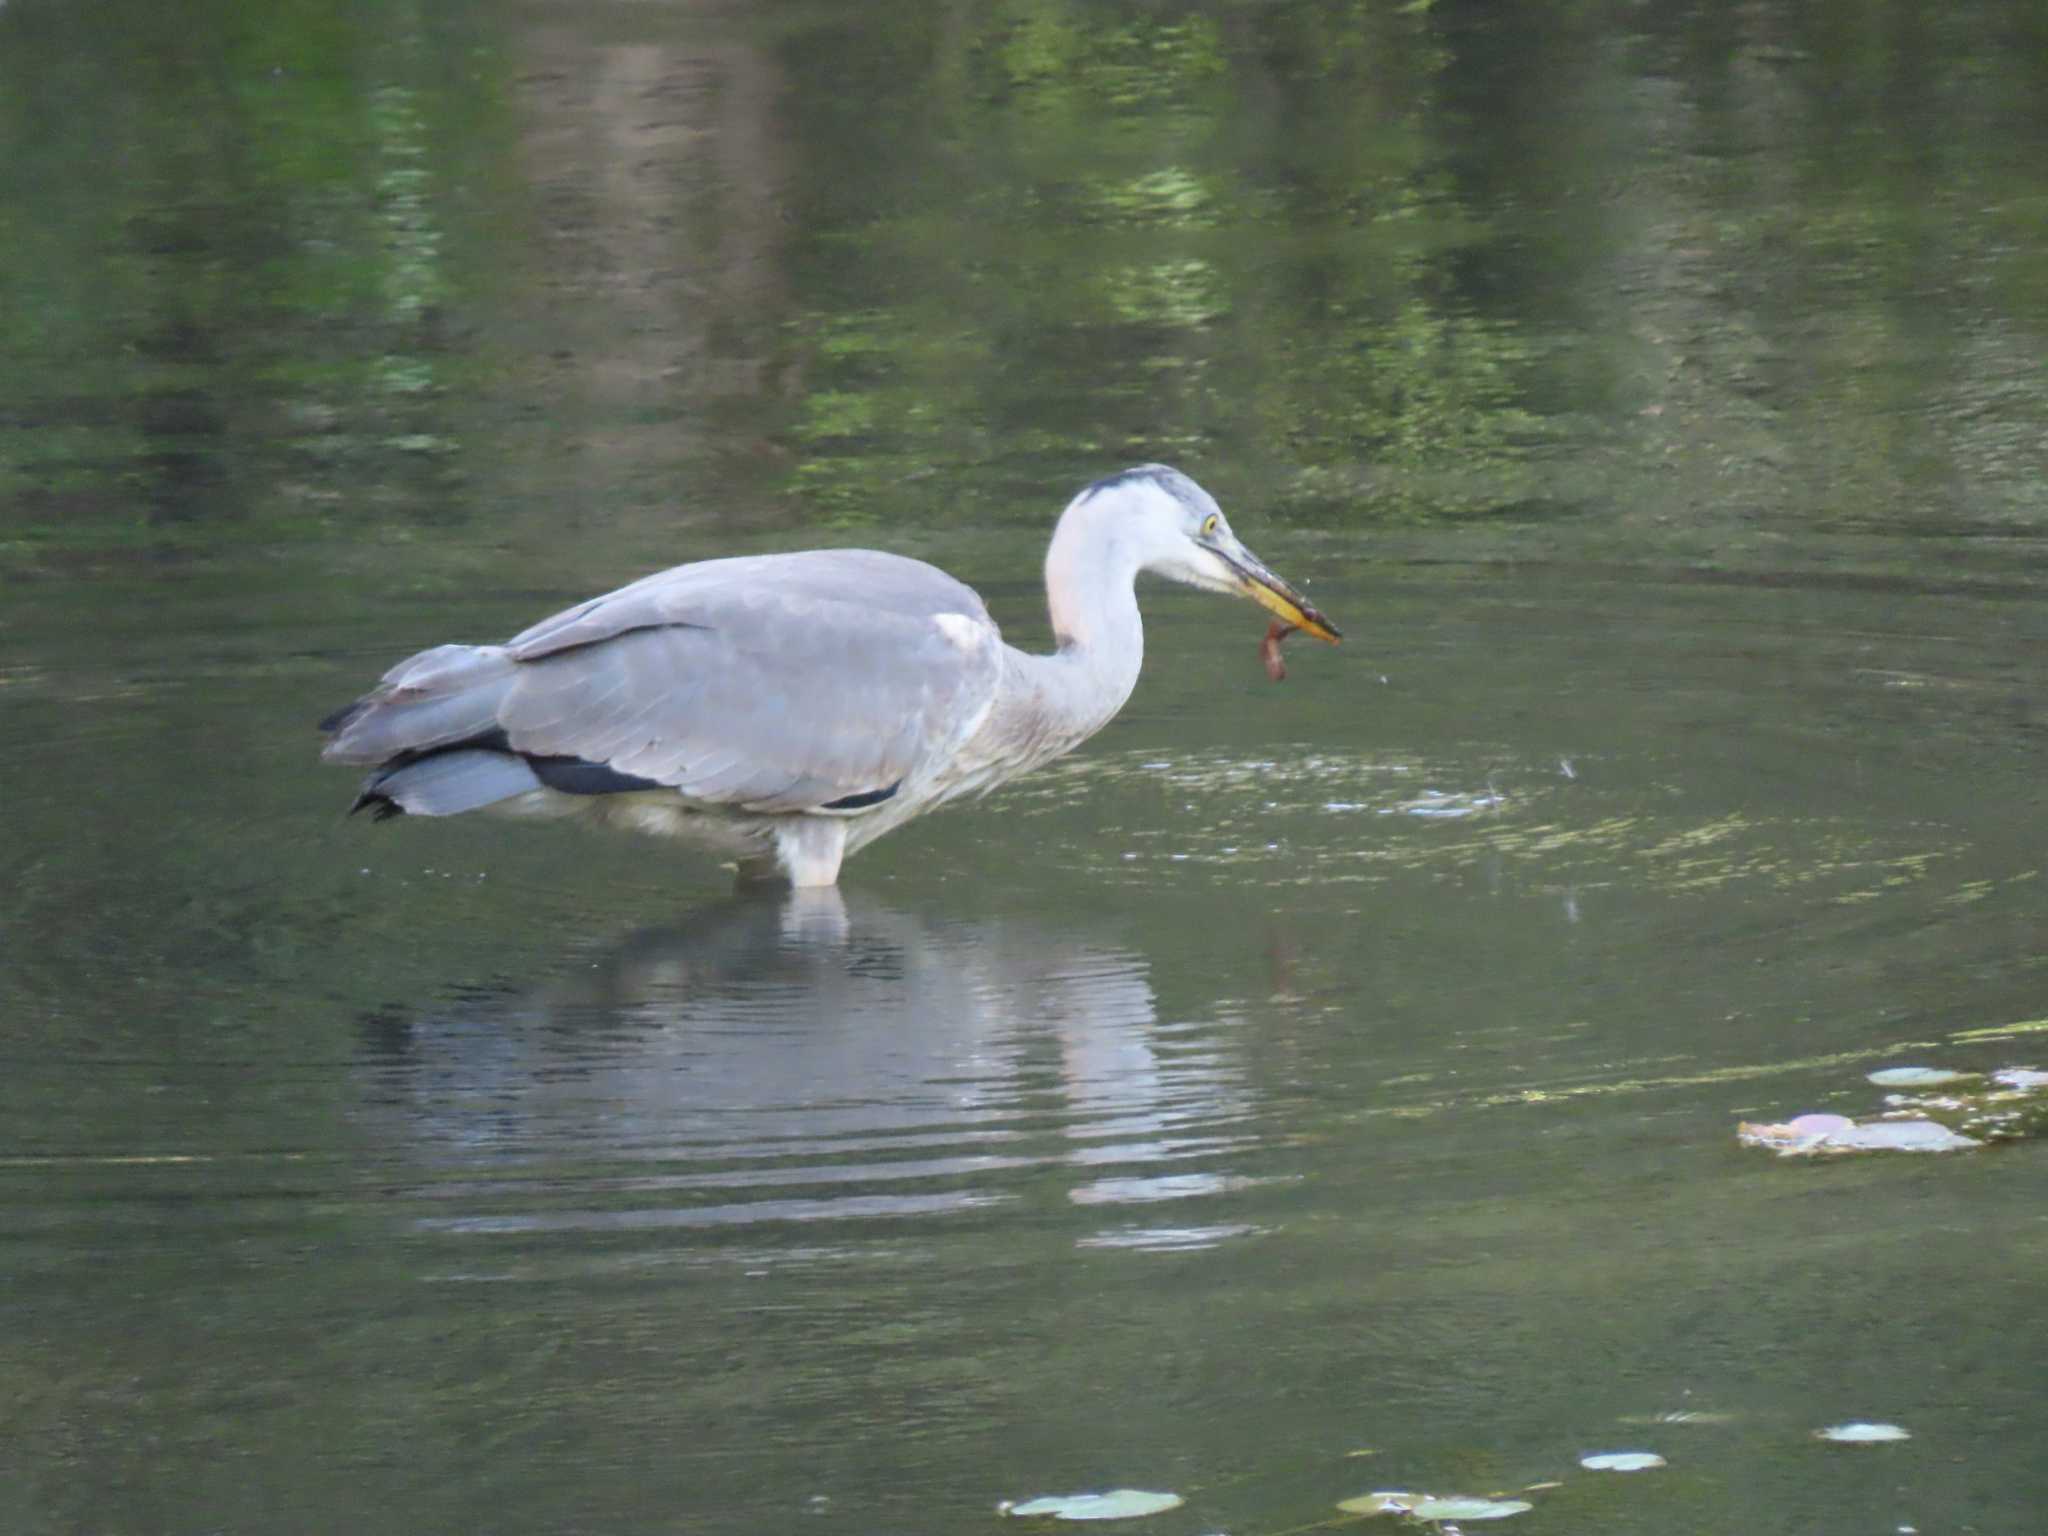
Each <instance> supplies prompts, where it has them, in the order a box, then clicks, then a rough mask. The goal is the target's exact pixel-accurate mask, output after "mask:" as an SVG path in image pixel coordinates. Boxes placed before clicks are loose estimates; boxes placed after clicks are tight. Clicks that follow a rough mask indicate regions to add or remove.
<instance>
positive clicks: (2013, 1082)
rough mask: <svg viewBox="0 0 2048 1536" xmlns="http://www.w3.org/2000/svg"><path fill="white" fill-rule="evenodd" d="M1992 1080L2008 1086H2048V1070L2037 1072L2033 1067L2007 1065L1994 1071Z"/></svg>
mask: <svg viewBox="0 0 2048 1536" xmlns="http://www.w3.org/2000/svg"><path fill="white" fill-rule="evenodd" d="M1991 1080H1992V1081H1993V1082H1994V1083H2002V1084H2004V1085H2005V1086H2006V1087H2008V1088H2048V1072H2036V1071H2035V1070H2034V1069H2033V1068H2032V1067H2007V1068H2005V1069H2004V1070H2003V1071H2001V1072H1994V1073H1992V1074H1991Z"/></svg>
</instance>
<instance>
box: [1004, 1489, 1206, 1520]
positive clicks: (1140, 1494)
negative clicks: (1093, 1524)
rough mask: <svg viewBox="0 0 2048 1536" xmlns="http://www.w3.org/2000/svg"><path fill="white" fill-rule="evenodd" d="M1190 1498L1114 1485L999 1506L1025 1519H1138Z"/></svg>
mask: <svg viewBox="0 0 2048 1536" xmlns="http://www.w3.org/2000/svg"><path fill="white" fill-rule="evenodd" d="M1185 1502H1187V1501H1186V1500H1184V1499H1183V1498H1181V1496H1180V1495H1179V1494H1177V1493H1148V1492H1146V1491H1145V1490H1144V1489H1142V1488H1113V1489H1111V1490H1110V1491H1109V1492H1108V1493H1056V1494H1047V1495H1045V1496H1044V1497H1043V1498H1037V1499H1026V1500H1025V1501H1024V1502H1023V1503H1022V1504H1004V1505H998V1506H997V1507H998V1508H999V1509H1001V1510H1002V1512H1003V1513H1004V1514H1006V1515H1021V1516H1023V1517H1024V1518H1026V1519H1031V1518H1034V1517H1035V1518H1041V1519H1044V1518H1050V1519H1053V1520H1135V1519H1137V1518H1138V1517H1139V1516H1140V1515H1161V1514H1164V1513H1166V1511H1167V1510H1169V1509H1179V1508H1180V1507H1181V1505H1182V1504H1184V1503H1185Z"/></svg>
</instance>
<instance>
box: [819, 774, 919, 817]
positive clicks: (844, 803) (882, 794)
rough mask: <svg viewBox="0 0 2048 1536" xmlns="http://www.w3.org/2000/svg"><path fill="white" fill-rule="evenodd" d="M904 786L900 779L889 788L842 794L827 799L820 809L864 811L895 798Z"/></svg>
mask: <svg viewBox="0 0 2048 1536" xmlns="http://www.w3.org/2000/svg"><path fill="white" fill-rule="evenodd" d="M902 787H903V781H902V780H901V779H898V780H897V781H896V782H895V783H894V784H891V785H890V786H889V787H888V788H887V789H870V790H866V791H863V792H862V793H860V794H858V795H841V796H840V797H839V798H838V799H837V800H827V801H826V802H825V803H824V804H823V805H821V806H819V807H818V809H819V810H821V811H864V810H866V809H867V808H868V807H869V806H871V805H880V804H881V803H882V802H883V801H884V800H889V799H893V798H894V797H895V794H896V791H897V790H899V789H901V788H902Z"/></svg>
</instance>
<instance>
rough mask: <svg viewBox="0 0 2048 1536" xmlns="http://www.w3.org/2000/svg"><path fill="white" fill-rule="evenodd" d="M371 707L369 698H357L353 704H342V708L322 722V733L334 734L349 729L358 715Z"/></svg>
mask: <svg viewBox="0 0 2048 1536" xmlns="http://www.w3.org/2000/svg"><path fill="white" fill-rule="evenodd" d="M369 707H370V701H369V700H368V699H357V700H356V701H355V702H354V703H352V704H344V705H342V706H341V708H339V709H337V710H336V711H335V712H334V713H333V714H331V715H329V716H328V717H327V718H326V719H324V720H322V721H321V722H320V734H321V735H323V736H332V735H333V734H334V733H335V732H336V731H344V730H347V729H348V727H349V725H350V723H351V722H353V721H354V719H355V718H356V716H358V715H360V714H361V713H362V712H363V711H364V710H366V709H368V708H369Z"/></svg>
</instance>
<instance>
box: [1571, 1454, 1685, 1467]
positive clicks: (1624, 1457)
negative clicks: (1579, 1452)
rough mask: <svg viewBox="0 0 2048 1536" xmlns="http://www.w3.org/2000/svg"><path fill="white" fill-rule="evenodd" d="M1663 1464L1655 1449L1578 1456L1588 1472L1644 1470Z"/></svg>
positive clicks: (1580, 1463)
mask: <svg viewBox="0 0 2048 1536" xmlns="http://www.w3.org/2000/svg"><path fill="white" fill-rule="evenodd" d="M1664 1464H1665V1462H1664V1458H1663V1457H1662V1456H1659V1455H1658V1454H1657V1453H1656V1452H1655V1451H1602V1452H1600V1453H1599V1454H1598V1455H1596V1456H1581V1457H1580V1458H1579V1465H1580V1466H1582V1467H1584V1468H1585V1469H1586V1470H1587V1471H1589V1472H1644V1471H1648V1470H1649V1469H1650V1468H1651V1467H1661V1466H1663V1465H1664Z"/></svg>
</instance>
